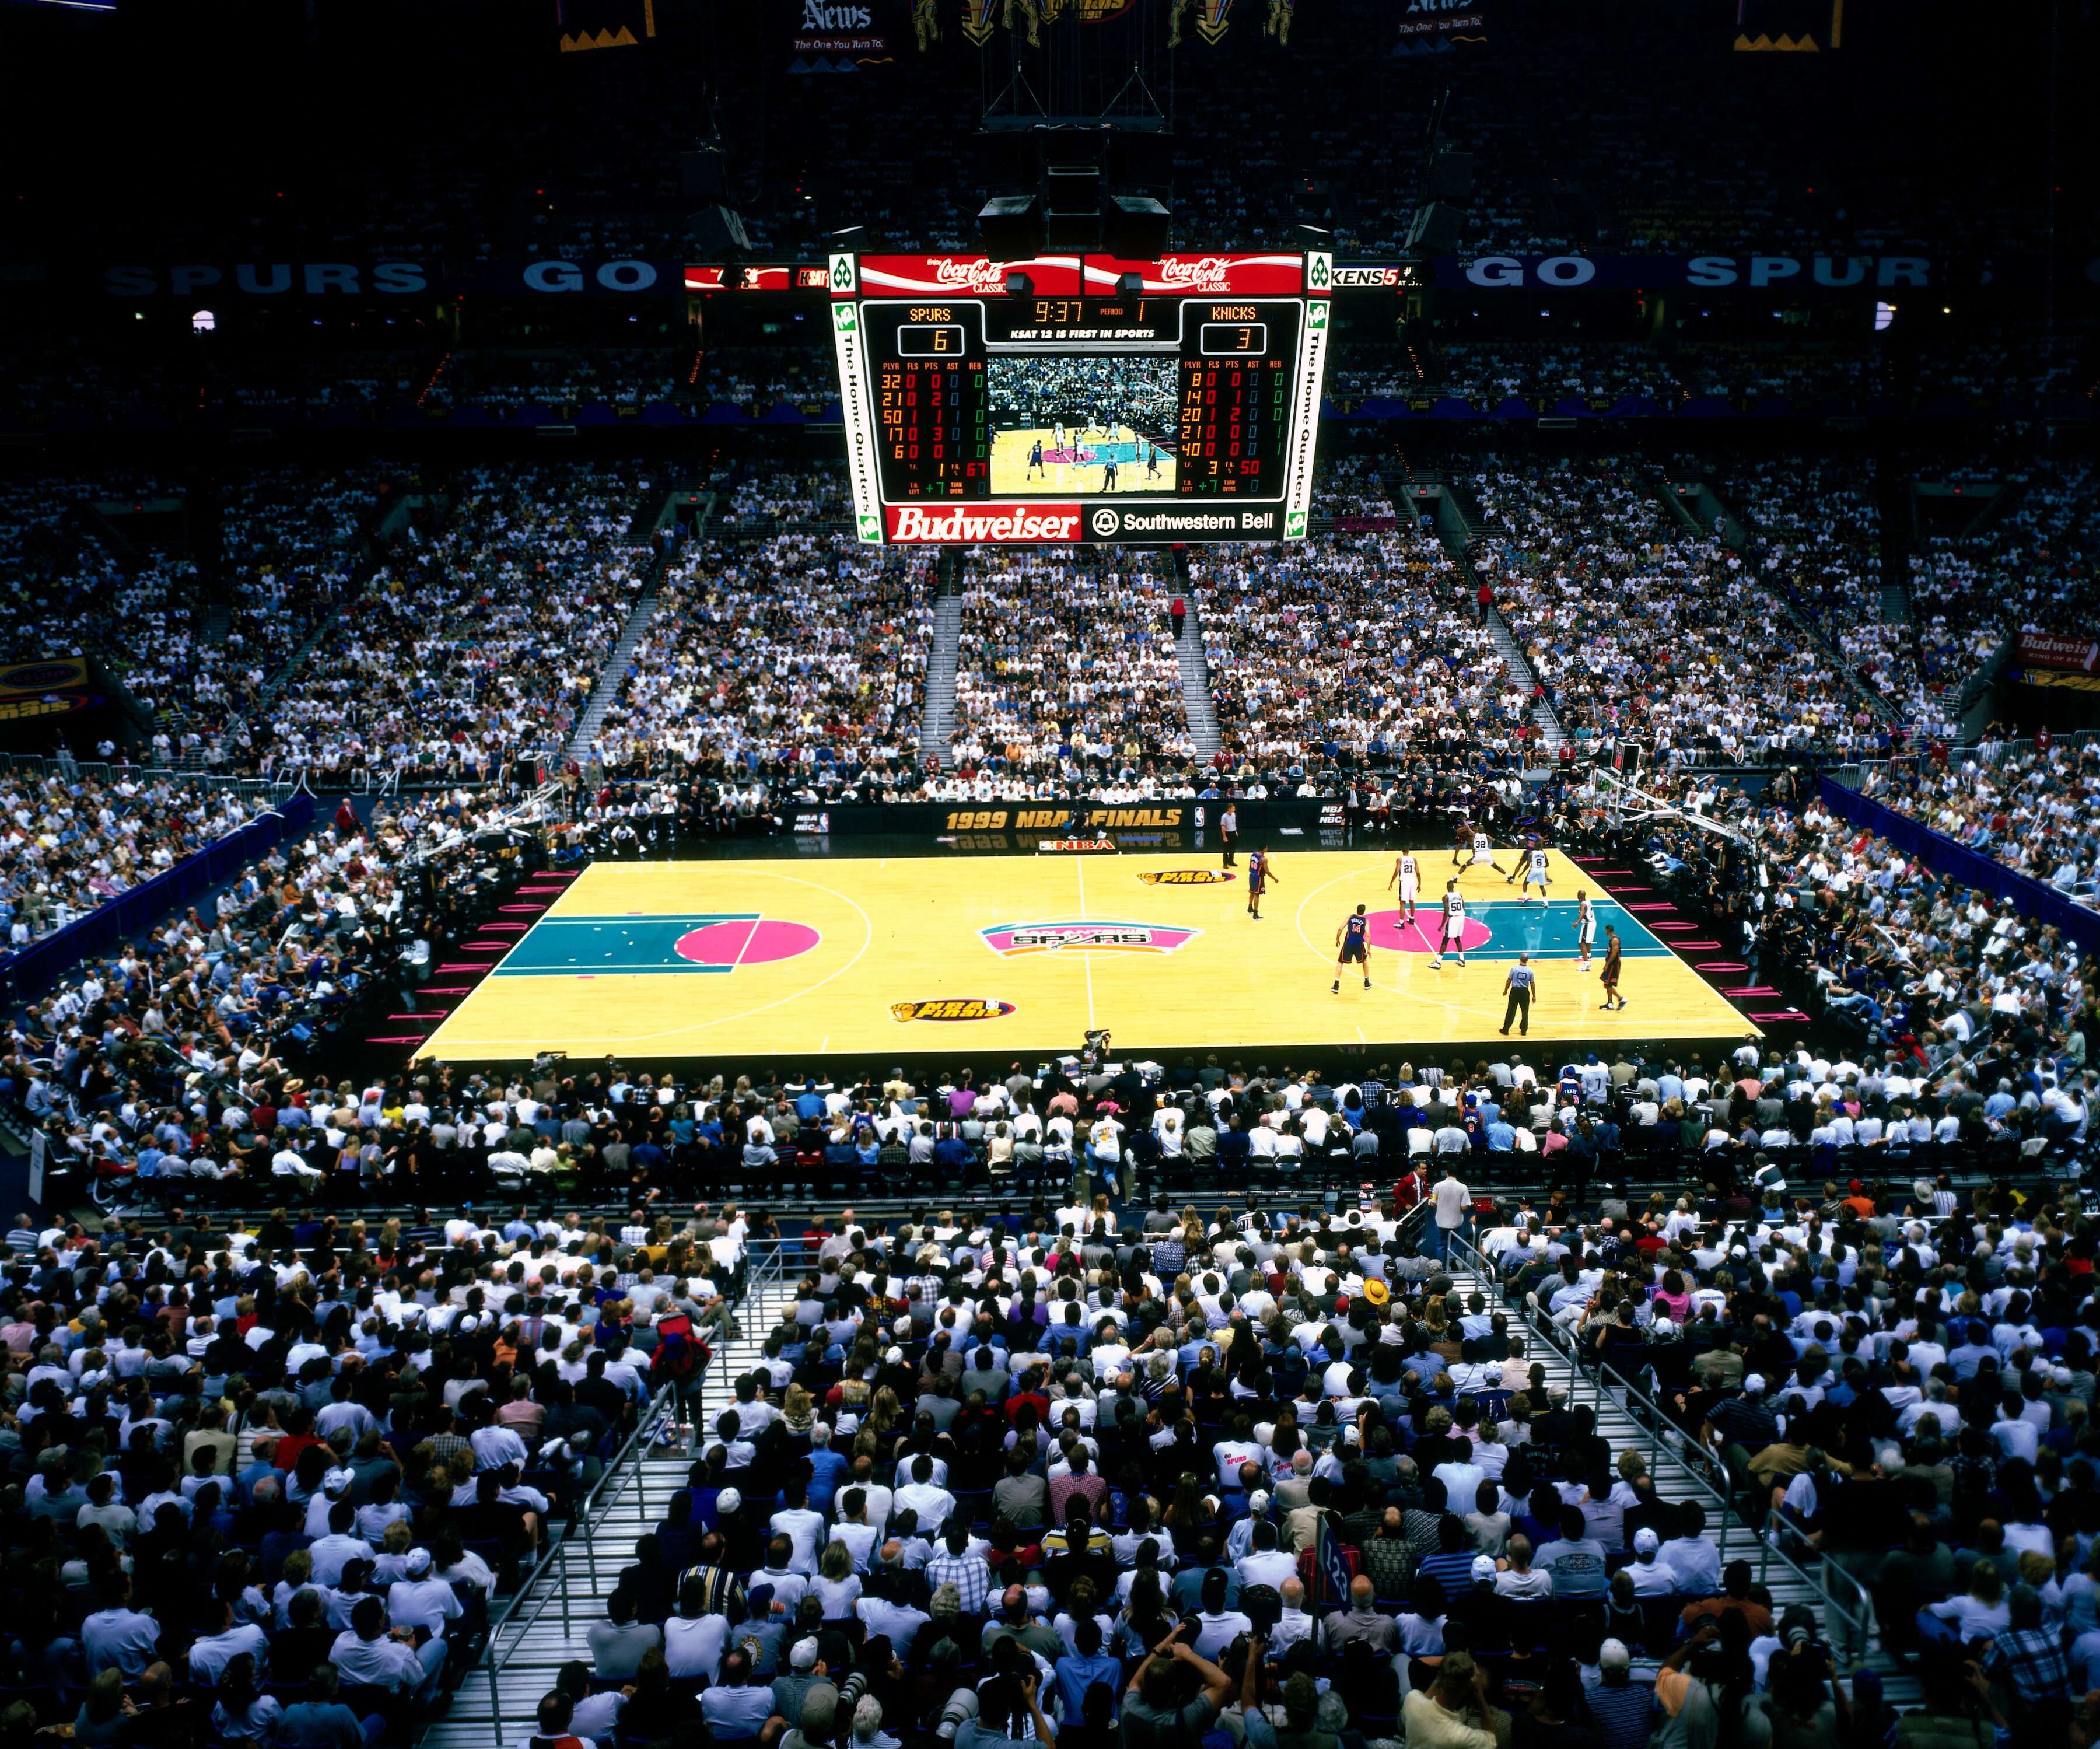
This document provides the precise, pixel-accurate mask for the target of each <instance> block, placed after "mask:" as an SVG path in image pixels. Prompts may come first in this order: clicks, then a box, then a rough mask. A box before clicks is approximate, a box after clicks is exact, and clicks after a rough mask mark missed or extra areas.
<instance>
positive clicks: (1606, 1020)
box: [398, 850, 1758, 1062]
mask: <svg viewBox="0 0 2100 1749" xmlns="http://www.w3.org/2000/svg"><path fill="white" fill-rule="evenodd" d="M1514 857H1515V852H1512V851H1509V850H1503V851H1501V852H1498V860H1500V861H1501V862H1502V864H1503V866H1504V867H1505V868H1509V867H1511V866H1513V859H1514ZM1244 860H1245V859H1244V858H1242V863H1244ZM1392 860H1393V856H1392V852H1391V851H1389V850H1377V851H1305V852H1302V853H1299V852H1293V851H1290V850H1284V851H1282V852H1280V853H1279V854H1278V856H1277V885H1276V886H1274V887H1273V888H1272V889H1271V890H1269V892H1268V895H1267V897H1266V898H1265V899H1264V903H1263V907H1262V912H1263V915H1262V918H1261V921H1259V922H1256V921H1252V920H1251V919H1250V918H1249V917H1248V916H1247V915H1246V886H1245V879H1246V870H1245V868H1244V867H1243V866H1242V868H1238V869H1236V870H1229V871H1221V870H1220V868H1219V867H1218V863H1217V860H1216V859H1215V857H1213V858H1207V859H1199V858H1195V857H1179V858H1177V857H1171V856H1167V857H1153V856H1148V855H1144V854H1141V853H1128V854H1123V855H1095V856H1039V857H1037V856H1026V857H1022V856H982V857H962V856H959V857H953V858H929V857H890V858H886V859H885V858H827V859H823V860H813V861H795V862H783V861H781V860H778V859H770V860H748V861H729V860H721V861H717V860H704V861H686V862H657V863H595V864H593V866H591V867H590V868H588V869H586V870H585V871H584V872H582V873H581V874H580V875H578V876H576V877H573V878H571V879H568V880H566V881H565V880H561V879H558V878H556V877H544V878H542V879H541V880H540V881H536V882H532V883H528V884H527V887H526V888H525V889H524V890H523V891H522V892H521V893H520V894H518V898H517V899H516V900H515V901H514V903H512V904H510V905H509V906H506V907H505V908H504V909H503V911H502V912H501V913H500V914H499V915H498V916H497V917H496V918H495V919H493V920H492V922H491V924H490V925H488V926H487V927H486V928H484V929H483V930H481V931H479V932H478V933H477V934H476V935H475V936H474V939H472V940H470V941H469V942H466V943H462V944H461V947H459V948H457V949H456V950H454V953H453V956H452V957H451V958H450V959H449V960H448V961H446V962H445V963H443V964H442V965H440V966H439V968H438V972H439V975H436V976H434V977H433V978H432V979H431V982H430V987H429V996H430V1003H431V1005H432V1009H445V1010H448V1011H447V1012H445V1013H444V1014H443V1018H442V1020H441V1022H439V1024H438V1026H437V1030H436V1031H435V1032H432V1033H430V1034H429V1035H428V1036H426V1037H425V1038H424V1040H423V1042H422V1044H421V1048H420V1049H419V1050H418V1051H417V1055H418V1056H421V1057H428V1056H439V1057H444V1058H451V1059H453V1060H455V1061H466V1062H478V1061H485V1060H492V1059H504V1058H523V1057H529V1056H530V1055H532V1053H534V1052H536V1051H539V1050H542V1049H554V1050H564V1051H567V1053H570V1054H571V1056H576V1057H584V1056H601V1055H603V1054H604V1053H607V1052H609V1051H610V1052H617V1053H621V1054H623V1055H627V1056H651V1057H655V1056H661V1057H693V1056H709V1057H728V1056H734V1055H735V1054H738V1053H746V1054H748V1055H750V1056H752V1057H762V1056H776V1055H778V1056H790V1057H801V1056H814V1055H818V1054H821V1053H826V1052H836V1053H861V1052H868V1053H903V1052H907V1051H922V1050H929V1049H937V1050H939V1051H942V1053H952V1052H954V1051H956V1050H962V1051H964V1052H972V1051H975V1050H977V1049H980V1048H982V1049H986V1050H990V1051H994V1052H999V1051H1007V1050H1012V1051H1014V1052H1017V1053H1051V1052H1057V1051H1063V1050H1070V1049H1074V1048H1076V1047H1077V1046H1078V1045H1079V1042H1080V1040H1081V1039H1082V1037H1083V1034H1084V1033H1085V1032H1086V1031H1087V1028H1089V1027H1110V1028H1112V1029H1113V1030H1114V1035H1115V1044H1116V1049H1117V1051H1118V1053H1144V1052H1147V1051H1154V1052H1165V1051H1170V1050H1191V1051H1193V1050H1198V1049H1205V1050H1224V1049H1242V1048H1244V1049H1256V1048H1262V1047H1277V1048H1281V1047H1284V1046H1289V1045H1328V1046H1331V1045H1349V1044H1355V1043H1363V1044H1367V1045H1396V1046H1400V1045H1436V1044H1443V1043H1454V1042H1458V1041H1467V1042H1472V1041H1478V1040H1486V1039H1490V1038H1493V1036H1495V1035H1496V1033H1497V1031H1498V1029H1499V1027H1501V1025H1502V1008H1503V999H1502V978H1503V974H1504V973H1505V971H1506V970H1507V966H1508V965H1509V964H1510V962H1511V961H1514V960H1515V957H1516V956H1517V954H1518V952H1520V951H1521V952H1529V954H1530V955H1531V956H1532V964H1533V966H1534V967H1535V968H1536V969H1537V974H1538V992H1537V996H1536V998H1535V999H1534V1001H1533V1009H1532V1025H1531V1032H1530V1036H1531V1038H1532V1039H1533V1040H1540V1041H1550V1040H1593V1039H1604V1040H1608V1039H1613V1038H1629V1037H1639V1038H1644V1039H1654V1038H1685V1039H1695V1038H1698V1039H1709V1038H1710V1039H1744V1038H1749V1037H1754V1036H1758V1028H1757V1027H1755V1026H1754V1025H1753V1024H1752V1023H1751V1022H1750V1021H1749V1019H1747V1018H1745V1016H1744V1015H1743V1014H1741V1013H1740V1012H1739V1011H1738V1010H1737V1009H1736V1008H1735V1007H1734V1006H1732V1005H1731V1004H1730V1003H1729V1002H1728V1001H1727V1000H1725V999H1724V998H1723V996H1722V995H1721V993H1720V992H1719V991H1718V990H1717V989H1716V988H1715V987H1714V985H1713V984H1712V983H1709V982H1708V981H1707V979H1706V978H1702V977H1701V975H1700V974H1699V973H1698V972H1697V971H1696V970H1695V969H1693V965H1692V964H1691V963H1688V962H1687V960H1686V959H1685V958H1683V957H1681V956H1679V954H1678V953H1676V952H1672V950H1671V947H1670V945H1668V943H1670V941H1673V940H1674V941H1676V942H1677V943H1678V945H1679V946H1681V947H1683V948H1684V949H1685V950H1686V952H1689V953H1691V954H1692V956H1693V958H1694V959H1704V960H1705V963H1706V965H1708V967H1709V969H1715V968H1717V967H1720V968H1725V969H1726V971H1724V972H1723V973H1722V974H1721V975H1726V972H1739V971H1740V968H1739V967H1735V966H1733V965H1731V964H1730V963H1729V962H1727V961H1723V960H1721V959H1720V958H1719V957H1718V956H1719V952H1720V949H1719V944H1718V943H1714V942H1711V941H1707V940H1701V939H1696V934H1693V935H1687V934H1686V933H1685V932H1687V931H1696V928H1697V925H1694V924H1692V923H1690V922H1688V921H1683V920H1674V918H1673V917H1672V916H1664V915H1663V914H1662V913H1665V912H1674V907H1672V906H1670V904H1669V903H1667V902H1666V901H1661V900H1658V899H1654V898H1653V897H1652V896H1647V897H1644V896H1643V895H1645V894H1647V892H1648V890H1647V889H1646V888H1645V887H1643V886H1640V885H1639V872H1637V871H1634V870H1625V871H1616V872H1617V873H1620V874H1622V875H1623V876H1624V877H1625V880H1624V881H1622V882H1621V886H1620V888H1619V889H1618V890H1617V891H1615V892H1612V891H1611V890H1610V889H1609V888H1608V885H1607V882H1606V881H1605V880H1603V879H1599V877H1598V876H1597V875H1594V874H1590V873H1586V872H1584V871H1582V869H1581V868H1578V867H1577V866H1576V865H1575V864H1574V863H1570V862H1568V861H1566V860H1564V859H1563V858H1561V857H1560V855H1558V854H1555V855H1554V856H1553V857H1552V859H1551V877H1552V881H1553V886H1552V888H1551V894H1552V896H1551V899H1550V900H1549V901H1548V902H1547V903H1544V904H1541V903H1537V901H1534V902H1533V903H1531V904H1529V905H1528V906H1526V905H1522V904H1520V903H1518V899H1517V890H1516V889H1515V888H1514V887H1511V886H1506V885H1505V884H1504V882H1503V879H1502V877H1501V876H1500V875H1498V874H1494V873H1493V872H1489V871H1487V870H1485V869H1484V870H1481V871H1480V872H1477V873H1476V872H1471V871H1470V870H1469V871H1467V872H1466V873H1465V874H1463V875H1462V877H1461V882H1460V890H1461V891H1462V892H1463V893H1464V894H1466V897H1467V906H1468V909H1469V912H1470V918H1469V921H1468V923H1467V964H1466V965H1464V966H1462V967H1461V966H1460V965H1458V964H1457V963H1456V961H1449V960H1447V961H1445V962H1444V964H1443V965H1442V967H1441V968H1440V969H1439V968H1437V967H1436V965H1435V964H1434V961H1433V957H1432V948H1433V943H1432V939H1431V936H1432V931H1433V930H1435V928H1436V921H1435V918H1434V915H1433V912H1432V906H1431V904H1430V902H1429V895H1430V894H1440V893H1441V892H1442V890H1443V883H1444V881H1445V878H1446V877H1448V875H1449V872H1450V870H1449V857H1448V855H1439V854H1438V853H1436V852H1434V851H1431V852H1428V853H1426V854H1423V855H1421V856H1420V863H1421V866H1422V868H1423V888H1424V894H1423V901H1422V905H1421V909H1420V912H1419V915H1418V919H1417V921H1415V922H1414V923H1413V924H1411V925H1410V924H1405V923H1403V921H1402V919H1401V916H1400V914H1399V912H1398V911H1397V909H1396V901H1395V899H1394V898H1393V896H1392V894H1391V893H1390V892H1389V891H1387V890H1386V880H1387V876H1388V875H1389V874H1390V873H1391V872H1392ZM1578 890H1581V891H1586V892H1588V893H1589V894H1590V897H1591V899H1592V902H1593V904H1594V905H1595V911H1596V916H1597V941H1598V948H1597V960H1598V962H1599V963H1601V960H1602V952H1603V943H1604V926H1605V925H1607V924H1609V925H1612V926H1613V927H1615V928H1616V929H1617V930H1618V932H1619V936H1620V939H1621V943H1623V946H1624V958H1625V969H1624V976H1623V978H1622V980H1621V985H1620V989H1621V994H1622V995H1624V996H1626V998H1627V1000H1628V1003H1629V1005H1628V1006H1627V1007H1626V1009H1623V1010H1618V1011H1615V1012H1613V1013H1611V1014H1604V1013H1601V1012H1599V1002H1600V1001H1601V1000H1602V997H1601V995H1600V992H1599V986H1598V983H1597V978H1596V976H1595V967H1594V965H1593V967H1592V969H1591V970H1590V972H1588V973H1583V972H1581V971H1579V970H1578V969H1577V965H1576V945H1575V929H1576V894H1577V891H1578ZM1608 892H1609V893H1610V896H1607V894H1608ZM1360 902H1361V903H1363V904H1365V906H1367V907H1368V908H1369V914H1370V944H1371V945H1370V976H1371V981H1372V986H1373V987H1372V988H1370V990H1365V989H1364V988H1363V987H1362V980H1361V977H1360V976H1358V975H1357V974H1356V973H1355V972H1354V970H1353V969H1352V971H1351V974H1350V975H1349V976H1348V978H1345V979H1344V980H1343V988H1342V992H1341V993H1340V994H1339V996H1337V995H1335V994H1332V993H1330V990H1329V984H1330V982H1331V980H1332V979H1333V977H1334V960H1335V931H1336V930H1337V929H1339V927H1340V925H1341V921H1342V919H1343V917H1344V916H1347V915H1348V914H1349V913H1350V912H1352V910H1353V909H1354V908H1355V907H1356V905H1357V903H1360ZM1644 919H1645V920H1646V921H1643V920H1644ZM1650 923H1652V924H1653V925H1655V926H1654V927H1653V928H1650V927H1649V924H1650ZM398 1018H401V1019H404V1020H410V1019H413V1020H417V1021H418V1022H421V1023H424V1024H428V1023H429V1022H430V1020H432V1019H434V1018H437V1017H436V1016H435V1014H424V1015H420V1016H408V1015H404V1016H400V1017H398Z"/></svg>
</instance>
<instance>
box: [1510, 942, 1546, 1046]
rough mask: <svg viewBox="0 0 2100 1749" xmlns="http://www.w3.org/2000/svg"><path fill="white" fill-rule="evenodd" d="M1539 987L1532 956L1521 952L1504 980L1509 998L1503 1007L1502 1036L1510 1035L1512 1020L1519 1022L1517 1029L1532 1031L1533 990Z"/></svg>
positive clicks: (1524, 1032)
mask: <svg viewBox="0 0 2100 1749" xmlns="http://www.w3.org/2000/svg"><path fill="white" fill-rule="evenodd" d="M1537 987H1538V974H1537V973H1536V972H1534V971H1533V969H1531V956H1530V955H1529V954H1528V953H1520V954H1519V955H1518V956H1516V964H1515V965H1512V966H1511V968H1510V969H1509V976H1508V977H1507V978H1504V979H1503V980H1502V988H1503V990H1504V991H1505V992H1507V995H1508V997H1509V1000H1508V1001H1507V1003H1505V1004H1504V1005H1503V1007H1502V1036H1503V1037H1504V1038H1507V1037H1508V1036H1509V1029H1510V1022H1511V1021H1512V1020H1514V1021H1515V1022H1517V1031H1519V1032H1520V1033H1522V1034H1524V1035H1526V1036H1529V1033H1530V1031H1531V998H1532V992H1533V991H1535V990H1536V989H1537Z"/></svg>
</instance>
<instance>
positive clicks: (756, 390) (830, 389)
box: [693, 346, 839, 414]
mask: <svg viewBox="0 0 2100 1749" xmlns="http://www.w3.org/2000/svg"><path fill="white" fill-rule="evenodd" d="M838 395H839V367H838V361H837V360H836V357H835V356H833V354H832V352H831V351H829V350H828V349H827V348H826V347H786V346H780V347H708V350H707V351H706V353H705V354H704V356H703V357H702V359H701V360H700V374H699V379H698V387H697V389H696V391H695V395H694V397H693V398H694V400H695V401H696V402H697V403H698V404H700V405H702V406H705V405H707V404H708V403H710V402H720V403H721V404H724V405H726V406H731V407H748V408H752V409H755V410H757V412H758V413H761V414H762V413H766V412H768V411H770V409H772V408H774V407H775V406H777V405H778V404H779V403H781V402H783V401H785V402H787V404H790V405H791V406H796V407H803V408H810V407H814V408H817V409H819V410H821V409H823V407H824V405H825V404H827V402H831V401H835V400H837V399H838Z"/></svg>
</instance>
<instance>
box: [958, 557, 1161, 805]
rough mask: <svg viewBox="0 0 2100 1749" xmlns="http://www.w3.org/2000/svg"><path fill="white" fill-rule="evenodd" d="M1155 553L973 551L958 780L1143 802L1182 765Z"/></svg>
mask: <svg viewBox="0 0 2100 1749" xmlns="http://www.w3.org/2000/svg"><path fill="white" fill-rule="evenodd" d="M1179 596H1180V590H1179V586H1178V585H1177V583H1176V579H1175V577H1174V574H1173V572H1172V569H1171V566H1170V565H1169V563H1167V554H1163V553H1148V552H1142V551H1136V552H1133V551H1115V550H1101V549H1096V548H1090V547H1049V548H1045V549H1044V550H1042V551H1040V552H1035V551H1028V550H1019V549H1014V550H988V551H986V552H984V553H982V554H977V555H974V556H973V558H972V559H970V560H969V562H968V569H967V572H966V573H965V583H964V590H963V612H962V628H961V632H960V636H959V638H958V639H957V642H956V656H955V728H954V730H953V731H952V732H951V735H950V736H949V748H948V752H949V758H950V762H951V764H952V765H953V766H955V769H956V771H957V773H958V775H960V776H962V777H964V779H965V780H967V779H968V776H969V775H970V774H973V773H987V774H990V775H991V777H992V779H993V781H994V782H995V783H1006V784H1017V785H1021V786H1026V785H1027V784H1029V783H1030V780H1033V779H1067V780H1069V779H1070V778H1072V777H1073V776H1074V775H1077V774H1078V773H1079V772H1082V771H1084V772H1085V773H1087V775H1093V776H1099V777H1102V778H1109V779H1112V780H1114V782H1115V783H1116V784H1118V786H1119V787H1130V786H1135V787H1136V789H1137V792H1138V793H1149V792H1148V791H1147V789H1146V788H1145V786H1146V785H1147V784H1156V783H1158V782H1159V781H1161V780H1163V779H1164V778H1166V777H1167V775H1168V774H1169V773H1171V772H1173V771H1180V770H1185V768H1186V767H1187V766H1189V763H1190V762H1191V761H1192V760H1193V757H1194V756H1195V753H1196V744H1195V742H1194V741H1193V740H1192V739H1191V738H1190V735H1189V719H1188V713H1187V711H1186V709H1185V706H1184V704H1183V701H1182V693H1181V669H1180V655H1179V642H1180V631H1181V623H1180V621H1177V620H1176V618H1175V616H1174V615H1173V612H1172V609H1173V606H1174V603H1175V602H1176V600H1177V599H1178V598H1179Z"/></svg>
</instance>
